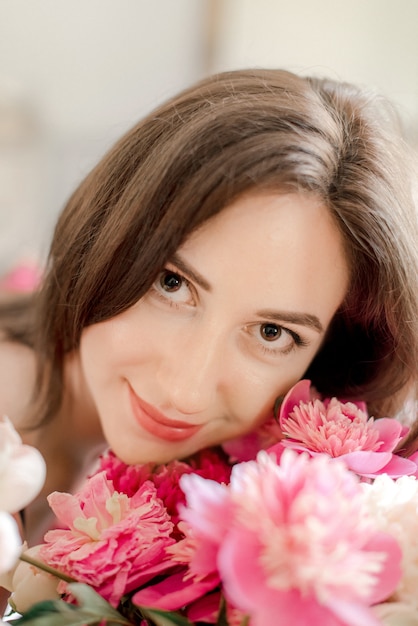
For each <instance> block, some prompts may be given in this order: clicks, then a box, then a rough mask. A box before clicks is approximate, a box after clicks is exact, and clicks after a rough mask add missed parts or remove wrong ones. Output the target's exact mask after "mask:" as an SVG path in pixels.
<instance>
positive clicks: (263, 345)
mask: <svg viewBox="0 0 418 626" xmlns="http://www.w3.org/2000/svg"><path fill="white" fill-rule="evenodd" d="M165 274H166V275H167V274H172V275H174V276H177V277H178V278H179V280H180V281H181V287H183V286H185V287H186V288H187V289H188V290H189V292H190V293H191V295H192V292H193V291H194V287H193V283H191V282H190V281H189V280H188V279H187V278H186V277H185V276H184V275H183V274H182V273H181V272H180V271H178V270H177V269H170V268H165V269H164V270H162V271H161V272H160V273H159V274H158V276H157V278H156V280H155V281H154V283H153V285H152V287H151V291H152V292H153V294H154V295H155V296H157V298H158V299H159V300H161V301H162V302H163V303H164V304H166V305H168V306H169V307H173V308H175V309H180V308H181V306H182V304H184V302H181V301H180V302H177V301H176V300H174V299H173V298H171V297H170V292H164V291H163V290H162V289H163V288H162V285H161V279H162V277H163V276H164V275H165ZM181 287H180V289H181ZM172 293H173V294H175V293H176V291H174V292H172ZM265 324H269V322H259V323H258V324H252V325H251V326H256V327H258V329H261V327H262V326H263V325H265ZM271 324H272V325H274V326H277V328H278V329H279V330H280V331H281V333H285V334H286V335H289V336H290V337H291V338H292V340H293V342H292V344H291V345H290V346H289V347H288V348H275V347H269V346H268V342H267V341H266V340H265V342H263V341H262V340H261V341H258V342H257V345H258V346H259V349H260V351H261V352H262V354H265V355H268V356H275V355H287V354H290V353H291V352H293V351H294V350H295V349H297V348H305V347H308V346H309V342H308V341H306V340H305V339H303V338H302V337H301V336H300V335H299V334H298V333H296V332H295V331H294V330H291V329H290V328H286V327H285V326H281V325H280V324H276V323H275V322H271ZM261 339H262V338H261ZM273 343H274V342H272V345H273Z"/></svg>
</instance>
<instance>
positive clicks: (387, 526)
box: [362, 474, 418, 626]
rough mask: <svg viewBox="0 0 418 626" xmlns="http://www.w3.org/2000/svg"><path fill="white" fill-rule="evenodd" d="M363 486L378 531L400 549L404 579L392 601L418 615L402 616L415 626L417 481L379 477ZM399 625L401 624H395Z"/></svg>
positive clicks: (417, 607)
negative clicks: (387, 536) (411, 616)
mask: <svg viewBox="0 0 418 626" xmlns="http://www.w3.org/2000/svg"><path fill="white" fill-rule="evenodd" d="M362 487H363V489H364V491H365V493H366V499H367V503H368V507H369V511H370V515H371V516H372V517H373V518H374V519H375V520H376V523H377V525H378V528H380V529H381V530H382V531H384V532H388V533H390V534H391V535H392V536H393V537H394V538H395V539H396V540H397V541H398V543H399V545H400V547H401V550H402V555H403V556H402V570H403V576H402V580H401V582H400V583H399V586H398V588H397V589H396V592H395V594H394V596H393V597H392V598H391V599H393V600H394V601H395V602H399V603H404V604H405V605H408V607H409V611H411V610H413V611H416V612H417V613H416V617H415V621H413V622H412V621H410V622H406V621H405V620H406V617H405V620H404V621H402V624H403V623H405V624H409V623H411V624H414V625H415V624H416V626H418V594H417V589H418V480H417V479H416V478H415V477H414V476H402V477H401V478H398V479H397V480H393V479H391V478H389V476H387V475H386V474H382V475H381V476H378V477H377V478H376V479H375V481H374V482H373V484H366V483H363V485H362ZM399 606H400V605H399ZM410 619H412V618H410ZM385 623H388V624H392V623H395V622H394V621H392V622H391V621H388V622H385ZM398 623H399V624H400V623H401V622H396V625H398Z"/></svg>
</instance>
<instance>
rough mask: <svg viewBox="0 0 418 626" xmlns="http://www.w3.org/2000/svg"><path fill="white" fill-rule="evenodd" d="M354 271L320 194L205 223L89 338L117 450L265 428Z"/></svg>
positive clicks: (260, 202) (183, 450)
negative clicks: (137, 296) (145, 288)
mask: <svg viewBox="0 0 418 626" xmlns="http://www.w3.org/2000/svg"><path fill="white" fill-rule="evenodd" d="M348 274H349V272H348V267H347V262H346V257H345V254H344V251H343V243H342V239H341V236H340V234H339V231H338V229H337V227H336V225H335V224H334V222H333V220H332V218H331V217H330V214H329V212H328V210H327V209H326V208H325V206H324V205H323V204H322V203H321V202H320V201H319V200H318V199H317V198H316V197H315V196H313V195H307V194H298V193H294V194H288V195H283V194H273V193H271V194H265V193H264V194H258V195H254V194H252V195H245V196H243V197H241V198H240V199H238V200H237V201H235V202H234V203H233V204H232V205H231V206H230V207H228V208H227V209H225V210H224V211H223V212H222V213H220V214H219V215H217V216H215V217H214V218H212V219H211V220H209V221H208V222H206V223H205V224H204V225H203V226H202V227H201V228H200V229H199V230H197V231H195V232H194V233H193V234H192V235H191V236H190V237H189V239H188V240H187V241H186V243H185V244H184V245H182V246H181V247H180V248H179V250H178V251H177V254H176V255H175V256H174V257H173V258H172V259H171V260H170V262H169V263H167V266H166V268H165V270H164V271H163V272H162V273H161V274H160V275H159V276H158V278H157V280H156V281H155V283H154V285H153V286H152V288H151V289H150V290H149V292H148V293H147V294H146V295H145V296H144V297H143V298H142V299H141V300H140V301H139V302H137V303H136V304H135V305H134V306H132V307H131V308H129V309H128V310H126V311H125V312H123V313H121V314H119V315H117V316H116V317H114V318H112V319H109V320H107V321H105V322H100V323H98V324H93V325H92V326H89V327H87V328H86V329H84V331H83V334H82V338H81V345H80V363H81V368H82V376H83V378H84V382H85V384H86V388H87V389H88V393H89V394H90V396H91V399H92V400H93V403H94V405H95V408H96V410H97V413H98V416H99V419H100V422H101V426H102V428H103V431H104V434H105V437H106V439H107V441H108V443H109V445H110V447H111V448H112V449H113V450H114V452H115V453H116V454H117V455H118V456H119V457H120V458H122V459H123V460H124V461H125V462H127V463H143V462H148V461H154V462H167V461H168V460H171V459H173V458H182V457H186V456H188V455H190V454H192V453H193V452H196V451H197V450H199V449H201V448H203V447H207V446H211V445H215V444H218V443H220V442H222V441H225V440H227V439H231V438H234V437H236V436H238V435H240V434H244V433H246V432H248V431H250V430H251V429H253V428H254V427H256V426H257V425H259V424H260V423H262V422H263V420H265V419H266V417H268V416H269V415H270V414H271V410H272V407H273V405H274V401H275V399H276V398H277V396H280V395H282V394H284V393H285V392H287V391H288V389H289V388H290V387H291V386H292V385H293V384H294V383H295V382H296V381H297V380H299V379H300V378H301V377H302V376H303V373H304V372H305V370H306V368H307V367H308V365H309V363H310V362H311V360H312V359H313V357H314V355H315V353H316V352H317V350H318V348H319V347H320V345H321V342H322V341H323V339H324V334H325V332H326V330H327V328H328V325H329V323H330V321H331V319H332V317H333V315H334V313H335V312H336V310H337V308H338V307H339V305H340V304H341V302H342V300H343V298H344V295H345V293H346V290H347V285H348Z"/></svg>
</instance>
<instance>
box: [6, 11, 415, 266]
mask: <svg viewBox="0 0 418 626" xmlns="http://www.w3.org/2000/svg"><path fill="white" fill-rule="evenodd" d="M254 66H259V67H260V66H265V67H283V68H286V69H290V70H292V71H295V72H297V73H300V74H315V75H319V76H324V75H328V76H331V77H333V78H337V79H343V80H349V81H352V82H356V83H359V84H362V85H367V86H369V87H372V88H373V89H376V90H377V91H379V92H380V93H382V94H384V95H386V96H388V97H389V98H390V99H391V100H392V101H393V102H394V103H395V104H396V106H397V108H398V110H399V114H400V116H401V118H402V122H403V128H404V132H405V137H406V139H407V140H408V141H409V142H410V143H411V144H414V145H416V144H417V143H418V1H417V0H291V1H290V0H0V275H1V274H4V273H5V272H8V271H9V270H10V269H11V268H13V267H14V266H15V265H16V264H17V263H21V262H23V263H27V264H29V265H30V264H31V263H32V262H35V263H36V262H40V263H42V261H43V259H44V257H45V254H46V251H47V247H48V242H49V238H50V235H51V229H52V227H53V224H54V222H55V219H56V216H57V214H58V213H59V211H60V210H61V208H62V206H63V205H64V203H65V201H66V199H67V197H68V196H69V194H70V192H71V191H72V189H73V188H74V187H75V185H76V184H77V183H78V182H79V181H80V180H81V178H82V177H83V176H84V175H85V174H86V173H87V172H88V171H89V169H90V168H91V167H92V166H93V165H94V164H95V163H96V162H97V161H98V160H99V158H100V157H101V155H102V154H103V153H104V152H105V150H107V149H108V148H109V147H110V146H111V144H112V143H113V142H114V141H115V140H116V139H117V138H118V137H119V136H120V135H121V134H122V133H123V132H124V131H125V130H127V129H128V128H129V127H130V126H132V125H133V124H134V123H135V122H136V121H137V120H138V119H139V118H140V117H141V116H143V115H144V114H146V113H147V112H149V111H150V110H151V109H152V108H153V107H154V106H156V105H157V104H160V103H161V102H162V101H164V100H165V99H167V98H168V97H169V96H171V95H173V94H174V93H175V92H177V91H178V90H180V89H181V88H183V87H186V86H188V85H190V84H191V83H193V82H195V81H196V80H198V79H199V78H202V77H204V76H206V75H207V74H209V73H212V72H215V71H222V70H226V69H233V68H240V67H254Z"/></svg>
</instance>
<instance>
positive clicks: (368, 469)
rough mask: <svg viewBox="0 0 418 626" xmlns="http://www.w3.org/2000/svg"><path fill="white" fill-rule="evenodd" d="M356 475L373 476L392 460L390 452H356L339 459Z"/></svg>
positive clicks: (343, 455)
mask: <svg viewBox="0 0 418 626" xmlns="http://www.w3.org/2000/svg"><path fill="white" fill-rule="evenodd" d="M339 458H340V459H341V460H342V461H344V463H345V464H346V465H347V467H348V468H349V469H351V470H352V471H353V472H355V473H356V474H360V475H365V474H374V473H376V472H378V471H379V470H381V469H382V468H383V467H385V466H386V465H387V464H388V463H389V461H390V460H391V458H392V454H391V453H390V452H372V451H371V450H356V451H355V452H348V453H347V454H342V455H341V456H340V457H339Z"/></svg>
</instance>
